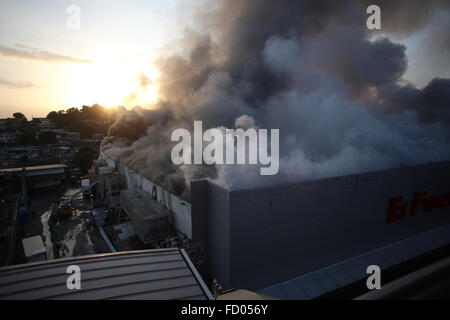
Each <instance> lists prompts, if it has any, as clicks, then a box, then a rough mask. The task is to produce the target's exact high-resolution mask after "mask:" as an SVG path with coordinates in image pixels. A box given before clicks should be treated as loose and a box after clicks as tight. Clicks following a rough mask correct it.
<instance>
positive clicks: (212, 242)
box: [191, 180, 231, 287]
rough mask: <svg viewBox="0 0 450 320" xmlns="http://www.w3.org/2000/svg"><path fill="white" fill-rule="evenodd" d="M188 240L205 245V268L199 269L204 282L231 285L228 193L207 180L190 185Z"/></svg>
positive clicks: (193, 182)
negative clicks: (190, 233)
mask: <svg viewBox="0 0 450 320" xmlns="http://www.w3.org/2000/svg"><path fill="white" fill-rule="evenodd" d="M191 199H195V203H192V202H191V205H192V212H195V215H193V216H192V236H193V238H192V240H193V241H194V242H200V243H201V244H202V245H205V253H206V257H205V265H204V266H202V267H201V268H200V271H201V273H202V276H203V277H204V279H205V281H206V283H207V284H208V285H210V284H211V283H212V280H213V279H218V280H219V281H220V282H221V283H222V284H223V285H225V286H226V287H229V286H230V285H231V274H230V270H231V269H230V243H231V239H230V219H229V192H228V191H227V190H226V189H223V188H222V187H220V186H217V185H215V184H212V183H209V182H208V181H207V180H198V181H192V182H191Z"/></svg>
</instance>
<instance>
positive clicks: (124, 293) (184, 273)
mask: <svg viewBox="0 0 450 320" xmlns="http://www.w3.org/2000/svg"><path fill="white" fill-rule="evenodd" d="M70 265H77V266H79V267H80V269H81V289H80V290H76V289H74V290H69V289H68V288H67V285H66V282H67V279H68V277H69V276H70V274H68V273H66V271H67V267H68V266H70ZM211 298H212V296H211V293H210V292H209V290H208V288H207V287H206V286H205V284H204V283H203V280H202V279H201V277H200V276H199V274H198V272H197V271H196V269H195V267H194V266H193V264H192V262H191V261H190V259H189V257H188V256H187V254H186V252H185V251H184V250H183V249H160V250H144V251H128V252H119V253H110V254H101V255H93V256H85V257H73V258H65V259H58V260H52V261H45V262H42V263H32V264H24V265H18V266H10V267H6V268H2V269H0V299H2V300H4V299H152V300H153V299H154V300H166V299H211Z"/></svg>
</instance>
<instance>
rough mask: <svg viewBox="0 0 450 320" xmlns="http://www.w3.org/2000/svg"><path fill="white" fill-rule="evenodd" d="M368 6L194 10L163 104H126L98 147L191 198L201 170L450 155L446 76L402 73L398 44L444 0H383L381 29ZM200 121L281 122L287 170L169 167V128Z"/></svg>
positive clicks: (333, 166)
mask: <svg viewBox="0 0 450 320" xmlns="http://www.w3.org/2000/svg"><path fill="white" fill-rule="evenodd" d="M369 2H370V1H365V0H360V1H357V0H353V1H352V0H343V1H334V0H329V1H312V0H311V1H306V0H303V1H288V0H286V1H272V0H258V1H231V0H230V1H228V0H222V1H213V4H214V5H213V4H211V6H208V8H211V9H208V10H198V11H197V12H196V17H198V19H196V21H200V22H198V23H197V25H196V26H195V28H194V27H193V28H191V29H189V30H186V34H185V40H184V42H183V43H184V44H185V50H183V51H182V52H181V53H179V54H176V55H170V56H162V57H160V59H159V60H158V61H157V62H156V65H157V67H158V69H159V71H160V73H161V76H160V78H159V79H158V92H159V97H158V101H156V102H154V103H152V104H151V105H150V106H141V107H135V108H134V109H132V110H129V111H123V112H122V115H121V116H120V118H119V120H118V121H117V123H116V124H114V125H113V126H112V127H111V128H110V130H109V134H108V137H107V138H105V140H104V142H103V145H102V148H103V150H104V151H105V152H106V153H107V154H109V155H111V156H113V157H117V156H120V160H121V161H123V162H125V163H127V164H128V165H129V166H131V167H133V168H134V169H136V170H138V171H139V172H141V173H142V174H144V175H145V176H147V177H148V178H149V179H151V180H152V181H154V182H155V183H157V184H160V185H162V186H164V187H166V188H168V189H169V190H170V191H171V192H174V193H176V194H178V195H180V196H182V197H184V198H189V181H190V179H194V178H205V177H208V178H211V179H214V180H216V181H217V182H219V183H221V184H223V185H225V186H227V187H228V188H231V189H237V188H250V187H255V186H260V185H266V184H273V183H283V182H293V181H302V180H308V179H317V178H323V177H330V176H338V175H344V174H352V173H359V172H364V171H372V170H381V169H387V168H392V167H400V166H409V165H416V164H422V163H428V162H434V161H444V160H448V159H450V148H449V142H448V141H450V111H449V110H450V80H449V79H433V80H432V81H430V82H429V84H428V85H426V86H425V87H424V88H417V87H415V86H414V85H413V84H412V83H408V82H407V81H405V79H403V78H402V77H403V75H404V73H405V72H406V70H407V69H408V60H407V56H406V50H407V48H406V47H405V45H402V44H400V43H396V42H395V41H394V40H392V37H402V36H407V35H408V36H411V34H412V35H414V34H415V32H418V31H420V30H423V29H424V28H426V27H427V26H428V25H429V24H430V23H432V21H436V20H435V19H433V17H434V16H435V15H437V14H442V12H444V13H448V11H449V5H448V2H447V1H426V2H424V1H418V0H417V1H416V0H408V1H378V5H379V6H380V8H381V10H382V24H383V29H382V33H379V32H378V33H375V32H373V31H370V30H367V28H366V19H367V14H366V8H367V6H368V5H370V4H371V3H369ZM433 23H435V22H433ZM443 27H445V28H448V24H444V25H443ZM447 31H450V30H447ZM442 34H447V35H448V32H442ZM375 35H376V37H374V36H375ZM448 45H449V43H448V41H447V42H446V43H440V44H439V46H440V47H444V48H441V49H442V52H444V53H445V52H446V50H447V51H448V47H446V46H448ZM442 60H443V61H447V64H445V65H442V66H441V67H442V68H444V69H448V68H449V65H448V59H442ZM144 85H146V84H145V83H144ZM194 120H202V121H203V129H204V130H206V129H208V128H213V127H218V128H235V127H243V128H248V127H258V128H266V129H272V128H277V129H278V128H279V129H280V172H279V173H278V175H276V176H266V177H261V176H260V175H259V169H258V167H257V166H247V165H245V166H242V165H221V166H213V167H211V166H196V165H189V166H181V167H179V166H175V165H173V164H172V162H171V159H170V153H171V149H172V147H173V145H174V143H172V142H171V141H170V136H171V133H172V131H173V130H174V129H177V128H186V129H190V130H191V129H192V126H193V121H194Z"/></svg>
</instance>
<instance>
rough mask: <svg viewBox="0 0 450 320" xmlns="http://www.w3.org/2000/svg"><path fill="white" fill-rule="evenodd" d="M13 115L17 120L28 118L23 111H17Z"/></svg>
mask: <svg viewBox="0 0 450 320" xmlns="http://www.w3.org/2000/svg"><path fill="white" fill-rule="evenodd" d="M13 117H14V118H15V119H17V120H27V118H26V117H25V115H24V114H23V113H21V112H15V113H14V114H13Z"/></svg>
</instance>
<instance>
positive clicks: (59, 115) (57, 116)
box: [47, 104, 116, 138]
mask: <svg viewBox="0 0 450 320" xmlns="http://www.w3.org/2000/svg"><path fill="white" fill-rule="evenodd" d="M47 118H48V119H50V120H51V121H52V122H53V123H54V124H55V125H56V126H57V127H59V128H63V129H66V130H69V131H76V132H79V133H80V136H81V138H90V137H92V135H93V134H95V133H101V134H106V132H107V131H108V128H109V126H110V125H111V124H112V123H113V122H114V121H115V118H116V113H115V111H114V109H109V108H105V107H102V106H100V105H98V104H94V105H93V106H91V107H90V106H83V107H82V108H81V110H80V109H78V108H70V109H68V110H60V111H58V112H56V111H52V112H50V113H49V114H48V115H47Z"/></svg>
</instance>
